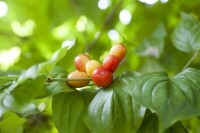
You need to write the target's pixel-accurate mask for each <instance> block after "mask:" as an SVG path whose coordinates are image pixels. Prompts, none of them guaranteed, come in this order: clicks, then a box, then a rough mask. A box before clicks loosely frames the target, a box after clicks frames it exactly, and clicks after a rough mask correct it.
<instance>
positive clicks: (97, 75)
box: [92, 67, 113, 87]
mask: <svg viewBox="0 0 200 133" xmlns="http://www.w3.org/2000/svg"><path fill="white" fill-rule="evenodd" d="M92 80H93V82H94V83H95V84H96V85H97V86H99V87H107V86H109V85H110V84H111V83H112V80H113V74H112V72H111V71H109V70H107V69H105V68H103V67H99V68H97V69H95V70H94V71H93V73H92Z"/></svg>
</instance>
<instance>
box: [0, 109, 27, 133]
mask: <svg viewBox="0 0 200 133" xmlns="http://www.w3.org/2000/svg"><path fill="white" fill-rule="evenodd" d="M24 122H25V119H24V118H20V117H18V116H17V115H16V114H15V113H13V112H7V113H5V114H4V115H3V116H2V117H1V120H0V132H1V133H22V132H23V128H22V126H23V123H24Z"/></svg>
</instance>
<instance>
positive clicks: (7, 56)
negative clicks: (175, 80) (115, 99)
mask: <svg viewBox="0 0 200 133" xmlns="http://www.w3.org/2000/svg"><path fill="white" fill-rule="evenodd" d="M199 6H200V1H199V0H192V1H188V0H5V1H2V0H0V76H2V75H9V74H20V73H21V72H23V71H24V70H26V69H27V68H29V67H30V66H32V65H34V64H37V63H40V62H43V61H46V60H49V59H50V58H51V57H52V55H53V53H54V52H55V51H56V50H58V49H59V48H61V47H63V46H66V45H69V46H72V48H71V49H70V50H69V51H68V53H67V55H66V56H65V57H64V58H63V59H62V60H61V61H60V62H59V63H58V65H59V66H61V67H63V68H65V69H66V71H68V72H70V71H73V70H74V69H75V67H74V63H73V61H74V57H75V56H76V55H78V54H80V53H88V54H89V55H90V57H91V58H92V59H96V60H99V61H100V62H102V60H103V59H104V58H105V57H106V56H107V54H108V52H109V49H110V48H111V46H112V45H114V44H116V43H118V42H122V43H123V44H124V45H125V46H126V47H127V56H126V58H125V59H124V60H123V62H122V63H121V64H120V67H119V68H118V69H117V71H116V74H121V73H122V72H123V71H125V70H135V71H138V72H140V73H147V72H153V71H162V70H163V71H167V72H168V73H169V75H174V74H176V73H178V72H180V71H181V70H182V69H183V67H184V66H185V64H186V63H187V62H188V60H189V59H190V58H191V56H192V55H193V54H189V53H184V52H181V51H179V50H177V49H176V48H175V47H174V46H173V44H172V39H171V36H172V32H173V30H174V28H175V27H176V25H177V24H178V23H179V21H180V18H181V13H188V14H191V15H193V16H194V17H195V18H197V19H198V18H199V17H200V8H199ZM183 57H184V58H183ZM199 57H200V56H199V55H198V57H197V58H195V60H194V61H193V62H192V64H191V66H192V67H195V68H200V58H199ZM50 101H51V100H49V99H45V100H44V102H42V104H44V105H45V107H43V105H41V104H40V105H38V106H41V108H42V110H45V111H44V113H42V114H37V115H33V116H29V117H27V118H26V119H25V120H24V119H23V120H21V121H20V122H21V123H18V125H22V126H19V127H20V128H23V131H24V132H27V133H28V132H29V133H31V132H35V133H36V132H42V133H44V132H57V130H56V129H55V127H54V126H53V123H52V118H51V111H50V110H51V107H50V106H51V103H50ZM43 108H44V109H43ZM9 115H11V116H12V115H13V117H14V118H15V117H17V116H15V114H12V113H11V114H9ZM18 119H20V118H18ZM198 124H200V123H199V121H197V120H191V121H186V122H185V125H186V126H187V127H188V128H189V129H190V130H191V132H197V131H199V127H198ZM18 125H16V128H19V127H18Z"/></svg>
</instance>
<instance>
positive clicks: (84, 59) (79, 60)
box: [74, 54, 90, 72]
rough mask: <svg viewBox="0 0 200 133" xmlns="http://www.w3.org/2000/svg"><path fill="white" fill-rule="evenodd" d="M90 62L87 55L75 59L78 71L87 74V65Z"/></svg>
mask: <svg viewBox="0 0 200 133" xmlns="http://www.w3.org/2000/svg"><path fill="white" fill-rule="evenodd" d="M89 60H90V57H89V56H88V55H86V54H80V55H78V56H76V57H75V59H74V63H75V66H76V69H77V70H79V71H82V72H86V68H85V65H86V63H87V62H88V61H89Z"/></svg>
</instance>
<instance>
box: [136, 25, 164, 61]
mask: <svg viewBox="0 0 200 133" xmlns="http://www.w3.org/2000/svg"><path fill="white" fill-rule="evenodd" d="M166 34H167V33H166V29H165V27H164V25H163V24H160V25H158V27H157V28H156V29H155V31H154V32H153V33H152V34H151V35H150V36H148V37H147V38H145V39H144V41H143V42H142V43H141V44H140V45H139V46H138V48H137V49H136V52H137V53H138V54H139V55H141V56H151V57H156V58H158V57H160V54H161V53H162V52H163V49H164V39H165V36H166Z"/></svg>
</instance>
